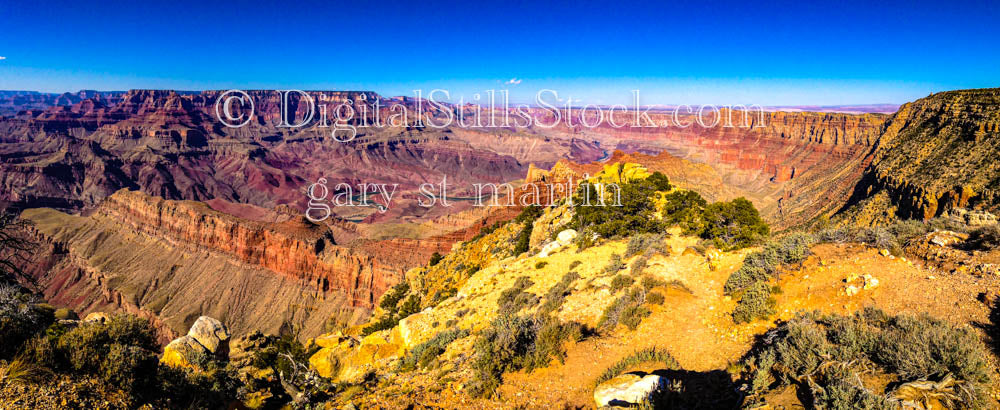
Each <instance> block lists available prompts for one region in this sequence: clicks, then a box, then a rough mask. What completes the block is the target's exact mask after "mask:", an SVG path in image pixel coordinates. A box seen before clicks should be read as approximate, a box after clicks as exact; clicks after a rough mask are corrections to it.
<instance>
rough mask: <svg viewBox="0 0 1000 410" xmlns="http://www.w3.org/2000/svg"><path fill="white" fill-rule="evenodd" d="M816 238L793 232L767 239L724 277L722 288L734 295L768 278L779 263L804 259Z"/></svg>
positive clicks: (796, 261) (786, 263) (789, 262)
mask: <svg viewBox="0 0 1000 410" xmlns="http://www.w3.org/2000/svg"><path fill="white" fill-rule="evenodd" d="M816 240H817V239H816V236H814V235H810V234H806V233H795V234H791V235H788V236H785V237H783V238H780V239H777V240H772V241H769V242H768V243H767V244H766V245H764V247H763V249H761V250H760V251H757V252H753V253H750V254H749V255H747V256H746V257H745V258H744V259H743V265H741V266H740V268H739V269H737V270H736V272H733V274H731V275H730V276H729V278H727V279H726V284H725V286H724V287H723V290H724V291H725V293H726V294H727V295H735V294H736V293H738V292H740V291H742V290H743V289H746V288H747V287H749V286H751V285H753V284H755V283H757V282H761V281H767V280H769V279H770V278H771V277H773V276H774V275H775V274H776V273H777V272H778V268H779V267H780V266H781V265H788V264H794V263H800V262H802V261H803V260H805V259H806V257H808V256H809V248H810V247H811V246H812V245H813V244H815V243H816Z"/></svg>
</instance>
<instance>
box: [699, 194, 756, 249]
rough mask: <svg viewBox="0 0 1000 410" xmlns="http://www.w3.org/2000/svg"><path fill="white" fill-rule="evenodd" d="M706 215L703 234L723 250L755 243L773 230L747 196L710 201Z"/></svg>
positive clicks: (702, 235)
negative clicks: (727, 200) (729, 199)
mask: <svg viewBox="0 0 1000 410" xmlns="http://www.w3.org/2000/svg"><path fill="white" fill-rule="evenodd" d="M703 217H704V220H705V230H704V231H702V233H701V237H702V238H705V239H709V240H712V241H714V242H715V244H716V246H718V247H719V249H722V250H733V249H740V248H744V247H747V246H751V245H755V244H757V243H760V242H761V241H762V240H764V239H765V238H767V236H768V234H770V228H769V227H768V226H767V223H765V222H764V220H763V219H761V218H760V213H758V212H757V209H756V208H754V206H753V204H752V203H750V201H748V200H746V199H745V198H736V199H734V200H732V201H730V202H716V203H713V204H711V205H708V206H707V207H705V213H704V216H703Z"/></svg>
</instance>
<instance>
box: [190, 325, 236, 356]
mask: <svg viewBox="0 0 1000 410" xmlns="http://www.w3.org/2000/svg"><path fill="white" fill-rule="evenodd" d="M187 335H188V336H190V337H192V338H194V340H197V341H198V343H201V345H202V346H204V347H205V349H207V350H208V351H209V352H210V353H212V354H215V355H219V356H225V355H227V354H228V353H229V336H230V335H229V328H228V327H226V325H224V324H222V322H220V321H218V320H216V319H213V318H210V317H208V316H202V317H199V318H198V320H196V321H195V322H194V324H193V325H191V329H190V330H188V334H187Z"/></svg>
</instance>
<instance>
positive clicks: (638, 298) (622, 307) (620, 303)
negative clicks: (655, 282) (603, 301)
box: [597, 287, 646, 330]
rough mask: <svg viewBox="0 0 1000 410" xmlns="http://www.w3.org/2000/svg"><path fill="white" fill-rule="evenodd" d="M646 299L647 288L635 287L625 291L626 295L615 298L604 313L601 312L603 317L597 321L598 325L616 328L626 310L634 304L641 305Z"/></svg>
mask: <svg viewBox="0 0 1000 410" xmlns="http://www.w3.org/2000/svg"><path fill="white" fill-rule="evenodd" d="M645 301H646V290H645V289H642V288H641V287H634V288H632V289H630V290H629V291H628V292H625V294H624V295H622V296H620V297H619V298H617V299H615V301H614V302H611V304H610V305H608V307H607V308H605V309H604V313H603V314H601V318H600V320H598V322H597V327H598V328H601V329H607V330H611V329H614V327H615V326H616V325H617V324H618V323H619V321H620V320H621V318H622V315H623V314H624V313H625V311H626V310H628V309H629V308H631V307H633V306H639V305H641V304H643V303H644V302H645ZM633 313H634V312H633Z"/></svg>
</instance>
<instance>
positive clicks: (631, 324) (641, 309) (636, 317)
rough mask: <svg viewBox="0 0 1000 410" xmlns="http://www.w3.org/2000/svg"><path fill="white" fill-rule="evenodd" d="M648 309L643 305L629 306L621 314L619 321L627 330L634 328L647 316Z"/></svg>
mask: <svg viewBox="0 0 1000 410" xmlns="http://www.w3.org/2000/svg"><path fill="white" fill-rule="evenodd" d="M649 314H650V311H649V309H648V308H646V307H645V306H641V305H639V306H635V305H633V306H629V307H627V308H626V309H625V311H624V312H622V314H621V318H620V319H619V322H621V324H623V325H625V326H626V327H628V329H629V330H635V329H636V328H637V327H639V324H640V323H642V319H645V318H646V317H647V316H649Z"/></svg>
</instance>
